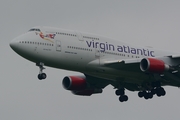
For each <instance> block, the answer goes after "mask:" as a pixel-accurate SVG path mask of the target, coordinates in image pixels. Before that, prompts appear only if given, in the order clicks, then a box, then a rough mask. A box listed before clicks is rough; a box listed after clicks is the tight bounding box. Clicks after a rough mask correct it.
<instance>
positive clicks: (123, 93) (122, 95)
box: [115, 88, 128, 102]
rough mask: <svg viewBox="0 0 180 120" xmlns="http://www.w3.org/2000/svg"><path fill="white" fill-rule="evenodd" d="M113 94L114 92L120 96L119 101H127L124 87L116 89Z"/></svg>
mask: <svg viewBox="0 0 180 120" xmlns="http://www.w3.org/2000/svg"><path fill="white" fill-rule="evenodd" d="M115 94H116V95H117V96H120V97H119V101H120V102H125V101H128V96H127V95H125V89H124V88H121V89H118V90H116V92H115Z"/></svg>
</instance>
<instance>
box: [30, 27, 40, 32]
mask: <svg viewBox="0 0 180 120" xmlns="http://www.w3.org/2000/svg"><path fill="white" fill-rule="evenodd" d="M29 31H39V32H40V29H37V28H32V29H30V30H29Z"/></svg>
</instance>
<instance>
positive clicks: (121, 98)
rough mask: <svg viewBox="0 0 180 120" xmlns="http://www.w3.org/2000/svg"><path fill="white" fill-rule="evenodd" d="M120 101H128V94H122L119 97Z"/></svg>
mask: <svg viewBox="0 0 180 120" xmlns="http://www.w3.org/2000/svg"><path fill="white" fill-rule="evenodd" d="M119 101H120V102H124V101H128V96H127V95H122V96H120V97H119Z"/></svg>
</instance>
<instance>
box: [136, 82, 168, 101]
mask: <svg viewBox="0 0 180 120" xmlns="http://www.w3.org/2000/svg"><path fill="white" fill-rule="evenodd" d="M155 94H156V95H157V96H158V97H161V96H165V95H166V91H165V90H164V88H163V87H161V85H160V82H159V81H157V82H153V83H152V89H151V90H147V91H146V90H144V91H140V92H139V93H138V96H139V97H140V98H142V97H144V98H145V99H146V100H147V99H152V98H153V96H154V95H155Z"/></svg>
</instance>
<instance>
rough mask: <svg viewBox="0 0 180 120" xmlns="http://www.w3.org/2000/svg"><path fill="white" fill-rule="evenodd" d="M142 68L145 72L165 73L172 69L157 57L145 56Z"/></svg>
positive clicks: (141, 64)
mask: <svg viewBox="0 0 180 120" xmlns="http://www.w3.org/2000/svg"><path fill="white" fill-rule="evenodd" d="M140 69H141V70H142V71H143V72H152V73H163V72H164V71H167V70H169V69H170V67H169V65H166V64H165V63H164V61H162V60H158V59H155V58H144V59H142V60H141V63H140Z"/></svg>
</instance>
